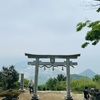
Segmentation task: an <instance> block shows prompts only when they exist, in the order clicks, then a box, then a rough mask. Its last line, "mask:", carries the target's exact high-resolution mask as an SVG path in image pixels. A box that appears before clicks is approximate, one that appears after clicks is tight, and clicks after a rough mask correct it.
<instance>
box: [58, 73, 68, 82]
mask: <svg viewBox="0 0 100 100" xmlns="http://www.w3.org/2000/svg"><path fill="white" fill-rule="evenodd" d="M57 80H58V81H65V80H66V77H65V76H64V75H63V74H58V76H57Z"/></svg>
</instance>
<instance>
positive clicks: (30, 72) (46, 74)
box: [14, 61, 95, 84]
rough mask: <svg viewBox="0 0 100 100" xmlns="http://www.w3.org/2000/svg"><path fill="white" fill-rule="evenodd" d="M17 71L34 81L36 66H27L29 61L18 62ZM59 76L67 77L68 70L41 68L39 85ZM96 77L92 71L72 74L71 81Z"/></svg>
mask: <svg viewBox="0 0 100 100" xmlns="http://www.w3.org/2000/svg"><path fill="white" fill-rule="evenodd" d="M14 66H15V69H16V70H17V71H18V72H19V73H24V77H25V78H27V79H32V80H33V81H34V74H35V66H31V65H27V61H24V62H18V63H16V64H15V65H14ZM58 74H63V75H64V76H66V70H64V71H62V69H61V68H60V67H56V68H55V70H54V71H53V70H52V68H46V70H44V68H39V76H38V77H39V79H38V82H39V84H45V83H46V82H47V80H48V79H49V78H53V77H57V75H58ZM94 75H95V73H94V72H93V71H91V70H90V69H87V70H85V71H84V72H82V73H80V74H71V76H70V77H71V79H81V78H86V77H89V78H92V77H93V76H94Z"/></svg>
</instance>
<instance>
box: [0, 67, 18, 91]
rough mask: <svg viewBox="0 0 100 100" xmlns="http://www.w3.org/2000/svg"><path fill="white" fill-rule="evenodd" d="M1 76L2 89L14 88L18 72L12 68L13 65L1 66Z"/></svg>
mask: <svg viewBox="0 0 100 100" xmlns="http://www.w3.org/2000/svg"><path fill="white" fill-rule="evenodd" d="M1 73H2V77H1V79H0V81H1V85H2V88H3V89H4V90H6V89H11V88H14V86H15V85H14V84H15V82H17V81H18V80H19V74H18V72H17V71H16V70H15V69H14V66H10V67H9V68H7V67H3V68H2V71H1Z"/></svg>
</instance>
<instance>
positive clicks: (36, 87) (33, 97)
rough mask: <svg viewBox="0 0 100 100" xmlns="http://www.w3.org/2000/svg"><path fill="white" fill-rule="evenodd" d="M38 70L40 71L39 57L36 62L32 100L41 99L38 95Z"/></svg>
mask: <svg viewBox="0 0 100 100" xmlns="http://www.w3.org/2000/svg"><path fill="white" fill-rule="evenodd" d="M38 72H39V58H36V64H35V81H34V94H33V96H32V99H31V100H39V97H38V95H37V89H38Z"/></svg>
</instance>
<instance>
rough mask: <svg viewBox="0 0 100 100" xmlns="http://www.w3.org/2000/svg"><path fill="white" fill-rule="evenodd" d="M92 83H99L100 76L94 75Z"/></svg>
mask: <svg viewBox="0 0 100 100" xmlns="http://www.w3.org/2000/svg"><path fill="white" fill-rule="evenodd" d="M93 81H96V82H100V75H98V74H97V75H95V76H94V77H93Z"/></svg>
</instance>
